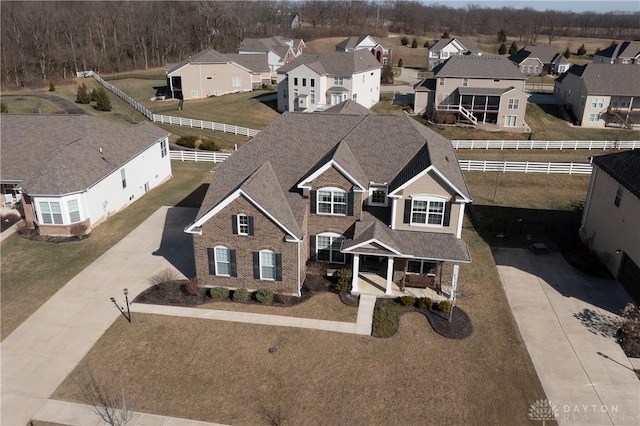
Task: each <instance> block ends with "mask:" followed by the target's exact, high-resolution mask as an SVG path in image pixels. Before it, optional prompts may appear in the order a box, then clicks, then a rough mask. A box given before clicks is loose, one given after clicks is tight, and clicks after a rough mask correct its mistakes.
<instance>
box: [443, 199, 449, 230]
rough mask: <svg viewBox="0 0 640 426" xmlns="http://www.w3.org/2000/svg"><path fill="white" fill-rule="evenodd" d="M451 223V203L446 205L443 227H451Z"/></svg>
mask: <svg viewBox="0 0 640 426" xmlns="http://www.w3.org/2000/svg"><path fill="white" fill-rule="evenodd" d="M449 222H451V203H449V202H447V203H444V222H443V223H442V225H443V226H449Z"/></svg>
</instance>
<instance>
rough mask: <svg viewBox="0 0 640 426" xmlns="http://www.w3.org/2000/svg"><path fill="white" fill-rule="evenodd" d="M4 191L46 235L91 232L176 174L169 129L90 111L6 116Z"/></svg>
mask: <svg viewBox="0 0 640 426" xmlns="http://www.w3.org/2000/svg"><path fill="white" fill-rule="evenodd" d="M0 122H1V126H2V148H1V153H2V168H1V170H0V183H2V188H3V192H5V193H14V194H19V195H21V205H22V208H23V210H24V216H25V222H26V223H27V226H29V227H32V226H35V227H37V229H38V230H39V232H40V234H42V235H53V236H69V235H77V234H82V233H83V232H88V231H89V230H91V229H92V228H93V227H95V226H96V225H97V224H99V223H100V222H102V221H103V220H105V219H106V218H107V217H109V216H110V215H112V214H114V213H116V212H118V211H119V210H122V209H123V208H125V207H127V206H128V205H129V204H131V203H133V202H134V201H136V200H137V199H138V198H140V197H142V196H143V195H144V194H145V193H146V192H147V191H149V190H151V189H153V188H155V187H157V186H158V185H160V184H161V183H163V182H165V181H166V180H167V179H169V178H171V162H170V161H169V151H168V149H169V147H168V144H169V139H168V138H169V133H168V132H167V131H166V130H163V129H160V128H159V127H157V126H155V125H153V124H151V123H148V122H144V123H141V124H138V125H135V126H130V127H127V126H123V125H120V124H116V123H113V122H111V121H108V120H102V119H98V118H95V117H90V116H86V115H80V116H73V115H46V114H43V115H26V114H25V115H13V114H2V120H0Z"/></svg>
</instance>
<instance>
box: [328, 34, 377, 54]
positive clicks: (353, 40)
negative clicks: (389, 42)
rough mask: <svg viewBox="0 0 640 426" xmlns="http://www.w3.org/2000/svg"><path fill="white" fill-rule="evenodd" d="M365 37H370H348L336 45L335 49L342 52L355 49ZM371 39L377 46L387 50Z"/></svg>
mask: <svg viewBox="0 0 640 426" xmlns="http://www.w3.org/2000/svg"><path fill="white" fill-rule="evenodd" d="M367 37H371V36H370V35H368V34H364V35H360V36H352V37H349V38H347V39H344V40H342V41H341V42H340V43H338V44H336V49H341V50H343V51H344V50H346V49H355V48H356V47H357V46H358V45H359V44H360V43H362V41H363V40H364V39H365V38H367ZM371 39H372V40H373V41H375V42H376V43H377V44H379V45H380V46H382V47H383V48H385V49H388V48H389V47H388V46H386V45H385V44H383V43H380V41H378V40H377V39H375V38H374V37H371Z"/></svg>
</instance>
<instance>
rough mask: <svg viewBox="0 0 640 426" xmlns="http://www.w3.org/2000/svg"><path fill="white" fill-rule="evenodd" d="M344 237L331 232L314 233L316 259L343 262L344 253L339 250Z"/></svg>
mask: <svg viewBox="0 0 640 426" xmlns="http://www.w3.org/2000/svg"><path fill="white" fill-rule="evenodd" d="M343 241H344V237H343V236H342V235H340V234H335V233H333V232H325V233H323V234H318V235H316V259H317V260H318V261H319V262H329V263H344V257H345V256H344V253H341V252H340V248H341V247H342V242H343Z"/></svg>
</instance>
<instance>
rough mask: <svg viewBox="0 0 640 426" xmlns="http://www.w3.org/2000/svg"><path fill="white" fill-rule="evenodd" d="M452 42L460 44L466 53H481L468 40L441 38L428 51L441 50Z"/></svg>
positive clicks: (476, 46)
mask: <svg viewBox="0 0 640 426" xmlns="http://www.w3.org/2000/svg"><path fill="white" fill-rule="evenodd" d="M453 40H456V41H457V42H458V43H460V44H461V45H462V47H463V48H464V49H465V50H466V51H467V52H472V53H482V50H481V49H480V48H479V47H478V45H477V44H475V43H473V42H472V41H469V40H463V39H461V38H441V39H440V40H438V41H436V42H435V43H434V44H433V46H431V47H430V48H429V50H431V51H438V50H442V49H444V48H445V47H446V46H447V45H448V44H449V43H451V42H452V41H453Z"/></svg>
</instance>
